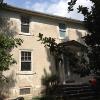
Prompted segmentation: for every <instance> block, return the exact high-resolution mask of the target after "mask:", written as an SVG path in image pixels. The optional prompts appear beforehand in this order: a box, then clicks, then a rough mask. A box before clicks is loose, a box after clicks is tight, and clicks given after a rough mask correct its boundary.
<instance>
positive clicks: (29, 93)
mask: <svg viewBox="0 0 100 100" xmlns="http://www.w3.org/2000/svg"><path fill="white" fill-rule="evenodd" d="M21 89H30V93H28V94H21ZM31 93H32V88H31V87H22V88H19V95H22V96H23V95H31Z"/></svg>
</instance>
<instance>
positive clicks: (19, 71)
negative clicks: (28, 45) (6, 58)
mask: <svg viewBox="0 0 100 100" xmlns="http://www.w3.org/2000/svg"><path fill="white" fill-rule="evenodd" d="M21 51H26V52H31V70H30V71H21ZM17 74H25V75H26V74H28V75H29V74H34V72H33V50H32V49H20V50H19V68H18V73H17Z"/></svg>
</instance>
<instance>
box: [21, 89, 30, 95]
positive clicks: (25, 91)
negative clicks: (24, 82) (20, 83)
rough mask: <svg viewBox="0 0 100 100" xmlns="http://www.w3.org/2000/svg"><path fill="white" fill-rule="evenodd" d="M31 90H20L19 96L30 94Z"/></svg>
mask: <svg viewBox="0 0 100 100" xmlns="http://www.w3.org/2000/svg"><path fill="white" fill-rule="evenodd" d="M30 93H31V89H30V88H21V89H20V95H25V94H30Z"/></svg>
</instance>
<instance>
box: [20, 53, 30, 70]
mask: <svg viewBox="0 0 100 100" xmlns="http://www.w3.org/2000/svg"><path fill="white" fill-rule="evenodd" d="M21 71H31V52H30V51H21Z"/></svg>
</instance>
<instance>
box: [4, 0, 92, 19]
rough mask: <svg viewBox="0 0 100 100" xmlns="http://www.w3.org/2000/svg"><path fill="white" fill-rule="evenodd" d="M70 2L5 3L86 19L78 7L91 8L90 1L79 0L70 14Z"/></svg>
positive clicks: (10, 0)
mask: <svg viewBox="0 0 100 100" xmlns="http://www.w3.org/2000/svg"><path fill="white" fill-rule="evenodd" d="M68 1H70V0H4V2H5V3H7V4H9V5H12V6H16V7H20V8H24V9H29V10H33V11H38V12H43V13H47V14H51V15H57V16H62V17H67V18H72V19H78V20H83V18H84V17H83V16H82V15H81V14H78V13H77V9H76V8H77V7H78V5H79V4H82V5H84V6H87V7H89V8H90V7H91V5H92V3H91V2H90V1H89V0H78V1H77V3H76V5H75V7H74V8H75V10H74V11H73V12H70V13H68V10H67V9H68V4H67V3H68Z"/></svg>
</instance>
